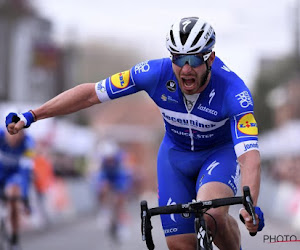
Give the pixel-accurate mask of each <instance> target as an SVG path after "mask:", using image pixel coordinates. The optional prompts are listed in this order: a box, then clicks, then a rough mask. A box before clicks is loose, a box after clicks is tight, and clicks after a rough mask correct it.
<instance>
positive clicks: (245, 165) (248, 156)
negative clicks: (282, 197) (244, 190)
mask: <svg viewBox="0 0 300 250" xmlns="http://www.w3.org/2000/svg"><path fill="white" fill-rule="evenodd" d="M238 162H239V164H240V167H241V185H242V187H243V186H249V187H250V191H251V196H252V199H253V204H254V205H255V206H256V204H257V200H258V195H259V189H260V154H259V151H257V150H252V151H249V152H247V153H245V154H243V155H241V156H240V157H239V158H238Z"/></svg>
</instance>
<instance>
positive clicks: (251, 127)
mask: <svg viewBox="0 0 300 250" xmlns="http://www.w3.org/2000/svg"><path fill="white" fill-rule="evenodd" d="M237 129H238V131H240V132H241V133H243V134H245V135H257V134H258V128H257V123H256V121H255V118H254V116H253V114H252V113H248V114H245V115H243V116H242V117H241V118H240V119H239V121H238V123H237Z"/></svg>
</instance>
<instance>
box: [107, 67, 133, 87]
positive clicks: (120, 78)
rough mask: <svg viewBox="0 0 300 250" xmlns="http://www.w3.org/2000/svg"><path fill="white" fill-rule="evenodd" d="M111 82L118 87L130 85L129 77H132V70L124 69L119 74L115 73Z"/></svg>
mask: <svg viewBox="0 0 300 250" xmlns="http://www.w3.org/2000/svg"><path fill="white" fill-rule="evenodd" d="M110 79H111V84H112V85H113V86H115V87H116V88H118V89H124V88H126V87H127V86H128V84H129V79H130V71H129V70H127V71H123V72H120V73H117V74H114V75H113V76H111V78H110Z"/></svg>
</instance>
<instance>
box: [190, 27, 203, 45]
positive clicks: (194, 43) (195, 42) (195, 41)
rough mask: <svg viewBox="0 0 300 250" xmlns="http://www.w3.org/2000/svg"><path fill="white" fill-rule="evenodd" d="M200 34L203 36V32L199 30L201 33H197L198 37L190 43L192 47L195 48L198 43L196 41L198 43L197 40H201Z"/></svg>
mask: <svg viewBox="0 0 300 250" xmlns="http://www.w3.org/2000/svg"><path fill="white" fill-rule="evenodd" d="M202 34H203V30H201V31H200V32H199V33H198V35H197V36H196V38H195V39H194V41H193V43H192V47H193V46H195V45H196V44H197V43H198V41H199V39H200V38H201V36H202Z"/></svg>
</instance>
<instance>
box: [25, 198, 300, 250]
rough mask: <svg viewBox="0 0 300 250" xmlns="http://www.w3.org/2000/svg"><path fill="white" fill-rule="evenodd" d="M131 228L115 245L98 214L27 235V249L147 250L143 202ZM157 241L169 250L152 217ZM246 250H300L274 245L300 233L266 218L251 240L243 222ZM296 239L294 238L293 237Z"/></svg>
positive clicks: (293, 244) (135, 208)
mask: <svg viewBox="0 0 300 250" xmlns="http://www.w3.org/2000/svg"><path fill="white" fill-rule="evenodd" d="M130 208H131V215H130V226H129V227H128V229H127V233H128V234H127V237H125V238H124V240H123V241H122V242H121V243H117V242H113V241H112V240H111V238H110V237H109V235H108V233H107V231H106V230H105V229H106V228H103V227H102V226H101V224H100V223H99V221H98V220H97V216H96V215H88V216H84V217H81V218H77V219H76V220H74V221H72V222H68V223H62V224H57V225H55V226H52V227H50V228H49V229H45V230H39V231H33V232H26V233H23V235H22V246H23V250H41V249H43V250H87V249H88V250H102V249H103V250H116V249H118V250H129V249H130V250H143V249H145V250H146V246H145V243H144V242H143V241H142V240H141V236H140V219H139V216H140V211H139V203H138V202H134V203H133V204H131V205H130ZM231 213H232V214H237V213H238V211H237V209H236V208H235V209H231ZM152 225H153V227H154V230H153V238H154V242H155V245H156V248H155V249H162V250H163V249H167V247H166V243H165V240H164V237H163V232H162V229H161V226H160V220H159V217H154V218H152ZM239 225H240V228H241V233H242V246H243V250H247V249H249V250H252V249H266V250H277V249H289V250H296V249H300V242H299V241H298V242H281V243H270V242H274V241H275V240H274V237H275V238H277V240H279V241H282V237H285V238H286V237H288V238H289V237H290V236H285V235H295V236H296V237H297V239H300V232H296V231H295V230H294V229H292V228H290V227H288V226H286V225H284V224H283V223H278V222H274V221H272V220H270V219H269V218H266V227H265V229H264V231H263V232H260V233H259V234H258V235H257V236H255V237H251V236H249V235H248V232H247V231H246V229H245V228H244V227H243V225H242V224H241V223H240V224H239ZM270 237H273V238H270ZM292 239H294V238H292Z"/></svg>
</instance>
